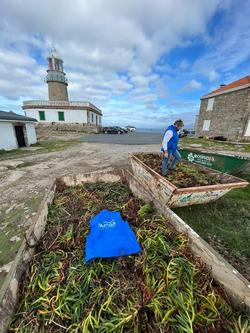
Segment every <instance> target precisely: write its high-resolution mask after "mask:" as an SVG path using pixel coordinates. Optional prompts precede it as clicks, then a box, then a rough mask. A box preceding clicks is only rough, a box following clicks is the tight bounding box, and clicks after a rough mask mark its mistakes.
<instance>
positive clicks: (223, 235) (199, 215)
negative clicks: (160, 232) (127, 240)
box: [174, 173, 250, 279]
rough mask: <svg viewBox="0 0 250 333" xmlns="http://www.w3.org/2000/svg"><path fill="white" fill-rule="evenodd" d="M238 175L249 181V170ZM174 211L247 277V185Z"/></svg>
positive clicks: (249, 248)
mask: <svg viewBox="0 0 250 333" xmlns="http://www.w3.org/2000/svg"><path fill="white" fill-rule="evenodd" d="M238 176H239V177H240V178H242V179H245V180H247V181H248V182H250V173H247V174H240V175H238ZM174 211H175V212H176V214H178V215H179V216H180V217H181V218H182V219H183V220H184V221H185V222H186V223H187V224H189V225H190V226H191V227H192V228H193V229H194V230H195V231H196V232H197V233H198V234H199V235H200V236H201V237H202V238H204V239H205V240H206V241H207V242H208V243H210V244H211V245H212V246H213V247H214V248H215V249H216V250H218V252H220V253H221V254H222V255H223V256H224V257H225V258H226V259H227V260H228V261H229V262H230V263H231V264H232V265H233V266H234V267H235V268H237V269H238V270H239V271H240V272H241V273H242V274H243V275H245V277H246V278H248V279H249V278H250V269H249V267H250V246H249V239H250V185H248V186H247V187H245V188H239V189H233V190H231V191H230V192H229V193H227V194H226V195H224V196H223V197H222V198H220V199H218V200H216V201H214V202H210V203H207V204H203V205H194V206H186V207H180V208H175V209H174Z"/></svg>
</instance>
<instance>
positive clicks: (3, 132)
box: [0, 111, 37, 150]
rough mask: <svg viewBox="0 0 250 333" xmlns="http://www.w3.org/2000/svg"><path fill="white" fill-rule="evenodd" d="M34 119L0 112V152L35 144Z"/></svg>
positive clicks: (10, 112)
mask: <svg viewBox="0 0 250 333" xmlns="http://www.w3.org/2000/svg"><path fill="white" fill-rule="evenodd" d="M36 122H37V120H36V119H34V118H29V117H25V116H22V115H20V114H17V113H14V112H12V111H9V112H5V111H0V150H1V149H3V150H11V149H16V148H20V147H26V146H30V145H32V144H34V143H36V142H37V139H36V130H35V123H36Z"/></svg>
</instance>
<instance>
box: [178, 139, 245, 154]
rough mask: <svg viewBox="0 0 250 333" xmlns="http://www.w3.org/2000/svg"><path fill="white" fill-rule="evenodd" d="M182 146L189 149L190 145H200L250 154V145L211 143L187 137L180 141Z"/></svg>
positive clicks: (222, 142)
mask: <svg viewBox="0 0 250 333" xmlns="http://www.w3.org/2000/svg"><path fill="white" fill-rule="evenodd" d="M180 144H181V145H182V146H185V147H188V146H189V145H190V144H200V145H201V146H202V147H203V148H215V149H222V150H234V151H240V152H241V151H242V152H250V143H247V144H246V143H242V144H241V143H240V142H239V143H237V144H234V143H229V142H226V141H211V140H207V139H198V138H190V137H185V138H182V139H180Z"/></svg>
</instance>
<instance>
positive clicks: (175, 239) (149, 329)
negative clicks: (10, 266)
mask: <svg viewBox="0 0 250 333" xmlns="http://www.w3.org/2000/svg"><path fill="white" fill-rule="evenodd" d="M58 185H59V186H58V192H57V194H56V196H55V199H54V202H53V204H52V206H51V207H50V210H49V216H48V223H47V228H46V232H45V235H44V237H43V239H42V241H41V244H40V246H39V248H38V252H37V254H36V255H35V257H34V259H33V261H32V263H31V265H30V269H29V270H28V271H27V272H26V276H25V278H24V280H23V287H22V290H21V293H20V306H19V309H18V311H17V313H16V315H15V317H14V320H13V322H12V324H11V327H10V331H11V332H53V333H54V332H66V331H67V332H72V333H76V332H84V333H88V332H95V333H97V332H109V333H112V332H138V333H140V332H146V333H153V332H154V333H157V332H159V333H160V332H162V333H163V332H165V333H167V332H183V333H184V332H186V333H191V332H197V333H198V332H199V333H202V332H204V333H205V332H211V333H212V332H216V333H220V332H221V333H222V332H241V333H247V332H248V330H249V328H250V326H249V323H248V322H247V321H246V320H245V319H243V318H244V315H242V314H240V313H239V312H237V311H235V310H232V308H231V306H230V305H229V304H228V303H227V301H226V297H225V295H224V292H223V290H222V289H221V288H220V287H219V286H218V285H216V284H215V283H214V282H213V279H212V277H211V274H210V272H209V270H207V268H206V267H205V265H204V263H203V262H202V261H201V260H200V259H199V258H197V257H195V258H194V257H193V255H192V253H191V252H190V250H189V247H188V244H187V239H186V238H185V236H184V235H182V234H178V233H177V232H176V231H175V230H173V229H172V228H171V227H170V225H169V223H168V221H167V220H166V218H165V217H163V216H161V215H159V214H158V212H157V211H155V210H154V209H153V207H151V206H150V205H148V204H147V205H144V203H143V202H141V201H140V200H138V199H137V198H135V197H134V196H133V195H132V193H131V192H130V189H129V188H128V187H127V185H126V184H123V183H122V182H118V183H94V184H86V185H85V186H78V187H72V188H67V187H66V188H65V187H64V186H63V185H61V184H58ZM104 208H105V209H110V210H119V211H121V213H122V215H123V217H124V219H126V220H128V221H129V223H130V225H131V226H132V228H133V229H134V232H135V233H136V237H137V239H138V241H139V243H140V245H141V247H142V252H141V253H140V254H137V255H134V256H127V257H120V258H116V259H97V260H95V261H94V262H92V263H91V264H90V265H86V264H85V263H84V262H83V255H84V253H85V236H86V234H87V233H88V232H89V230H88V222H89V220H90V219H91V218H92V217H93V216H94V215H95V214H96V213H98V212H99V211H100V210H101V209H104Z"/></svg>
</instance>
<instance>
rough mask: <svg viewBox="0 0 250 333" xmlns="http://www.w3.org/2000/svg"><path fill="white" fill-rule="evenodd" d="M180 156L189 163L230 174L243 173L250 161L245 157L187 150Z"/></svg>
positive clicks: (182, 151) (183, 150)
mask: <svg viewBox="0 0 250 333" xmlns="http://www.w3.org/2000/svg"><path fill="white" fill-rule="evenodd" d="M180 154H181V157H182V158H183V159H185V160H188V161H189V162H192V163H196V164H200V165H203V166H206V167H208V168H211V169H215V170H218V171H222V172H228V173H237V172H239V171H242V170H243V169H245V168H246V166H247V165H248V164H249V159H248V158H247V157H243V156H235V155H226V154H225V155H224V154H216V153H207V152H203V151H199V150H192V149H186V148H182V149H180Z"/></svg>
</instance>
